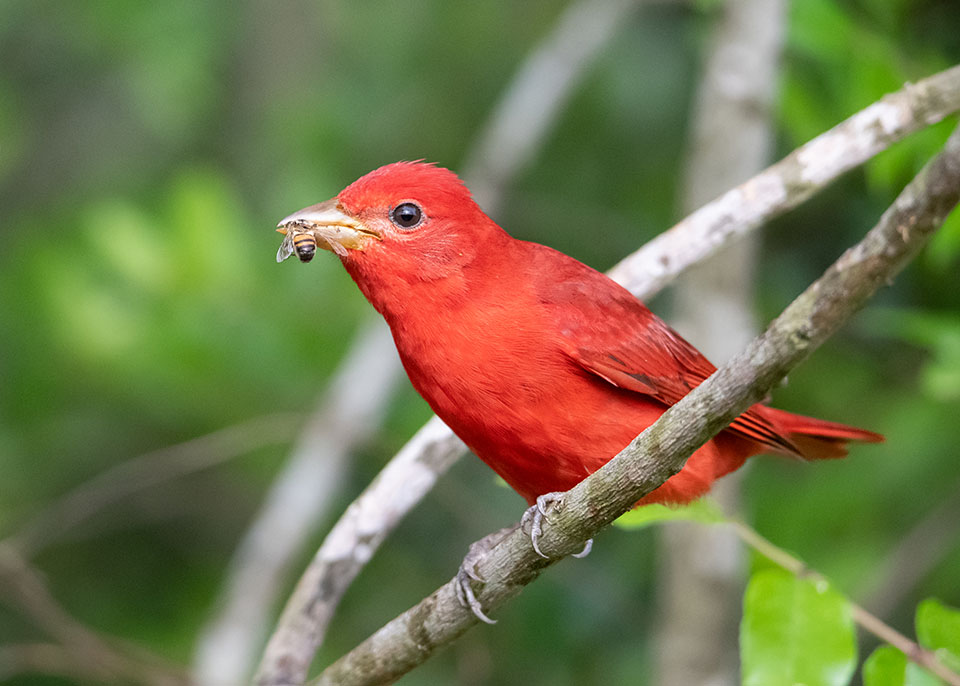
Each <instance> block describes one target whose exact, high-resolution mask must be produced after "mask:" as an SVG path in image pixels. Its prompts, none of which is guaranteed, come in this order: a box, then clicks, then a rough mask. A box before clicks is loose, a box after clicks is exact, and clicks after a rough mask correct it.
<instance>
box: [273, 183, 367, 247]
mask: <svg viewBox="0 0 960 686" xmlns="http://www.w3.org/2000/svg"><path fill="white" fill-rule="evenodd" d="M277 231H279V232H280V233H282V234H284V236H286V237H285V238H284V240H283V245H282V246H281V247H280V252H278V253H277V261H278V262H282V261H283V260H285V259H286V258H287V257H289V256H290V255H291V254H292V252H293V249H294V247H293V246H294V242H295V239H296V237H298V236H302V235H303V234H311V235H312V236H313V237H314V238H315V239H316V242H317V247H320V248H323V249H324V250H332V251H333V252H335V253H337V254H338V255H346V254H347V251H348V250H362V249H363V247H364V246H365V245H366V244H367V243H368V242H370V241H371V240H380V238H381V237H380V233H379V232H378V231H375V230H373V229H370V228H368V227H366V226H364V225H363V224H362V223H361V222H359V221H357V220H356V219H354V218H353V217H351V216H350V215H348V214H347V213H346V212H344V211H343V208H341V207H340V203H339V202H338V201H337V199H336V198H333V199H332V200H327V201H326V202H322V203H319V204H318V205H311V206H310V207H305V208H303V209H302V210H299V211H297V212H294V213H293V214H291V215H289V216H287V217H284V218H283V219H281V220H280V223H279V224H277Z"/></svg>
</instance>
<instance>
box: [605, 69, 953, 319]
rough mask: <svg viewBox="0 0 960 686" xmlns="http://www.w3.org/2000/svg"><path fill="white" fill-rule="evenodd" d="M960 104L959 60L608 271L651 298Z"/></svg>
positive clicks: (804, 149) (642, 296)
mask: <svg viewBox="0 0 960 686" xmlns="http://www.w3.org/2000/svg"><path fill="white" fill-rule="evenodd" d="M958 110H960V65H958V66H955V67H951V68H950V69H947V70H945V71H942V72H940V73H939V74H935V75H933V76H931V77H929V78H926V79H923V80H922V81H918V82H917V83H915V84H909V83H908V84H907V85H906V86H904V87H903V88H902V89H901V90H898V91H897V92H895V93H890V94H889V95H886V96H884V97H883V98H881V99H880V100H879V101H877V102H875V103H873V104H872V105H870V106H869V107H867V108H866V109H863V110H861V111H859V112H857V113H856V114H855V115H853V116H852V117H850V118H849V119H847V120H845V121H843V122H841V123H840V124H838V125H837V126H835V127H833V128H832V129H830V130H829V131H827V132H826V133H822V134H820V135H819V136H817V137H816V138H814V139H813V140H812V141H810V142H808V143H806V144H804V145H802V146H800V147H799V148H797V149H796V150H794V151H793V152H792V153H790V154H789V155H787V156H786V157H784V158H783V159H782V160H780V161H779V162H777V163H776V164H774V165H773V166H771V167H768V168H767V169H766V170H764V171H762V172H760V173H759V174H757V175H756V176H754V177H753V178H752V179H750V180H749V181H747V182H746V183H744V184H741V185H740V186H737V187H736V188H734V189H732V190H729V191H727V192H726V193H724V194H723V195H721V196H720V197H719V198H717V199H716V200H714V201H712V202H709V203H707V204H706V205H704V206H703V207H701V208H700V209H699V210H697V211H696V212H694V213H693V214H691V215H690V216H689V217H687V218H686V219H684V220H683V221H681V222H680V223H679V224H677V225H676V226H674V227H673V228H672V229H670V230H669V231H665V232H663V233H661V234H660V235H658V236H657V237H656V238H654V239H653V240H651V241H650V242H649V243H647V244H646V245H644V246H643V247H642V248H640V250H638V251H636V252H635V253H633V254H632V255H630V256H628V257H626V258H625V259H624V260H622V261H621V262H620V263H619V264H617V265H616V266H615V267H614V268H613V269H612V270H610V272H609V274H610V276H611V277H612V278H613V279H614V280H615V281H619V282H620V283H621V284H623V285H624V286H626V287H627V288H628V289H630V290H631V291H633V292H634V293H637V294H640V295H638V297H639V298H640V299H641V300H642V299H645V298H647V297H649V295H650V294H651V293H656V292H658V291H659V290H660V289H662V288H663V287H664V286H666V285H667V284H668V283H669V282H670V280H671V279H673V277H674V276H675V275H676V274H677V273H678V272H680V271H682V270H683V269H685V268H686V267H689V266H690V265H692V264H696V263H698V262H700V261H702V260H704V259H706V258H707V257H709V256H710V255H712V254H713V253H715V252H716V251H717V250H718V249H719V248H720V247H721V246H722V245H725V244H727V243H730V242H732V241H734V240H736V239H737V238H740V237H741V236H743V235H745V234H747V233H749V232H751V231H753V230H754V229H755V228H757V227H758V226H760V225H761V224H764V223H766V222H768V221H770V220H771V219H773V218H774V217H778V216H780V215H781V214H783V213H785V212H786V211H788V210H790V209H793V208H794V207H796V206H797V205H799V204H800V203H802V202H803V201H804V200H806V199H807V198H809V197H810V196H811V195H813V194H814V193H816V192H817V191H819V190H821V189H823V188H825V187H826V186H828V185H829V184H830V183H832V182H833V181H834V179H836V178H837V177H838V176H840V175H841V174H843V173H845V172H847V171H849V170H851V169H853V168H854V167H858V166H860V165H861V164H863V163H864V162H866V161H867V160H869V159H870V158H871V157H873V156H874V155H876V154H878V153H880V152H882V151H884V150H886V149H887V148H889V147H890V146H891V145H893V144H894V143H896V142H898V141H900V140H903V139H904V138H906V137H907V136H908V135H910V134H911V133H914V132H916V131H919V130H920V129H923V128H926V127H927V126H930V125H931V124H935V123H937V122H939V121H941V120H942V119H944V118H946V117H947V116H949V115H951V114H953V113H955V112H957V111H958Z"/></svg>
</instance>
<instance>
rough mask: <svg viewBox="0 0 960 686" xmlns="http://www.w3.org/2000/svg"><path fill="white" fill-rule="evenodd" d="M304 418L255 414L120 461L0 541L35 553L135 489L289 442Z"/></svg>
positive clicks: (30, 555) (26, 555)
mask: <svg viewBox="0 0 960 686" xmlns="http://www.w3.org/2000/svg"><path fill="white" fill-rule="evenodd" d="M302 420H303V416H302V415H301V414H299V413H292V412H287V413H277V414H270V415H265V416H262V417H255V418H253V419H249V420H247V421H245V422H242V423H240V424H235V425H234V426H228V427H226V428H224V429H219V430H218V431H214V432H213V433H209V434H207V435H205V436H200V437H199V438H194V439H191V440H189V441H185V442H183V443H177V444H175V445H170V446H165V447H163V448H160V449H158V450H153V451H150V452H148V453H144V454H143V455H139V456H138V457H134V458H131V459H129V460H126V461H124V462H121V463H119V464H117V465H115V466H113V467H111V468H109V469H107V470H106V471H103V472H100V473H99V474H97V475H96V476H94V477H93V478H91V479H89V480H88V481H85V482H84V483H82V484H80V485H79V486H76V487H75V488H73V489H72V490H71V491H69V492H68V493H66V494H65V495H63V496H61V497H60V498H58V499H57V500H55V501H54V502H53V503H51V504H50V505H48V506H47V507H46V508H44V509H43V510H41V511H40V512H39V513H37V514H36V515H34V517H33V518H32V519H30V520H28V521H27V522H26V523H25V524H23V525H22V526H21V527H20V528H19V530H17V531H16V532H15V533H13V534H11V535H10V536H9V537H7V538H6V539H4V540H2V541H0V544H2V545H7V546H10V547H13V548H16V549H17V550H18V551H19V552H20V554H21V555H23V556H25V557H33V556H34V555H36V554H37V553H38V552H40V551H41V550H43V549H44V548H46V547H47V546H49V545H51V544H53V543H55V542H56V541H58V540H60V539H62V538H63V536H64V534H66V533H67V532H68V531H71V530H73V529H75V528H76V527H77V526H78V525H79V524H81V523H82V522H84V521H86V520H88V519H89V518H90V517H92V516H93V515H95V514H96V513H97V512H100V511H101V510H103V509H104V508H106V507H108V506H110V505H112V504H114V503H116V502H118V501H120V500H122V499H124V498H128V497H130V496H131V495H134V494H135V493H139V492H140V491H143V490H145V489H147V488H151V487H153V486H157V485H159V484H163V483H166V482H168V481H172V480H173V479H177V478H179V477H181V476H185V475H187V474H192V473H194V472H198V471H200V470H203V469H208V468H210V467H213V466H215V465H218V464H222V463H223V462H226V461H227V460H231V459H233V458H235V457H238V456H240V455H245V454H247V453H249V452H251V451H253V450H257V449H258V448H262V447H264V446H268V445H274V444H278V443H285V442H286V441H288V440H289V438H290V432H291V431H293V430H294V429H295V428H296V427H297V426H298V425H299V424H300V422H301V421H302Z"/></svg>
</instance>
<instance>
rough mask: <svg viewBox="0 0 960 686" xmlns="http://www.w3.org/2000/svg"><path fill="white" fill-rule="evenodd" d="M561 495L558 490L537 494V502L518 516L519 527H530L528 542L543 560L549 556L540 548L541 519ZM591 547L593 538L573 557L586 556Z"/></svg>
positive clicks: (545, 516) (544, 517)
mask: <svg viewBox="0 0 960 686" xmlns="http://www.w3.org/2000/svg"><path fill="white" fill-rule="evenodd" d="M562 497H563V493H562V492H560V491H555V492H553V493H544V494H543V495H539V496H537V502H536V503H535V504H534V505H531V506H530V507H529V508H527V510H526V511H525V512H524V513H523V517H521V518H520V528H522V529H523V528H526V527H528V526H529V527H530V543H531V544H532V545H533V549H534V550H535V551H536V553H537V555H539V556H540V557H542V558H543V559H545V560H548V559H550V558H549V556H547V555H544V554H543V551H542V550H540V543H539V540H540V535H541V534H542V533H543V520H544V519H546V518H547V512H548V510H549V509H550V507H551V506H552V505H554V503H556V502H557V501H559V500H560V499H561V498H562ZM592 549H593V539H592V538H591V539H590V540H588V541H587V542H586V543H585V544H584V546H583V550H581V551H580V552H579V553H574V555H573V557H576V558H583V557H586V556H587V555H589V554H590V551H591V550H592Z"/></svg>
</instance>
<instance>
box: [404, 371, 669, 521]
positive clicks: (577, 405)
mask: <svg viewBox="0 0 960 686" xmlns="http://www.w3.org/2000/svg"><path fill="white" fill-rule="evenodd" d="M413 378H414V377H413V375H411V379H413ZM558 379H563V382H562V383H561V382H559V381H558ZM474 381H476V379H474ZM550 381H553V383H549V382H550ZM414 385H415V386H417V390H418V391H420V393H421V395H423V396H424V397H425V398H426V400H427V402H428V403H429V404H430V405H431V407H433V409H434V411H435V412H436V413H437V414H438V415H439V416H440V418H441V419H443V420H444V421H445V422H446V423H447V425H448V426H450V428H451V429H452V430H453V431H454V433H456V434H457V435H458V436H459V437H460V438H461V439H463V441H464V442H465V443H466V444H467V445H468V446H469V447H470V449H471V450H473V452H474V453H475V454H476V455H477V456H478V457H480V459H482V460H483V461H484V462H486V463H487V464H488V465H489V466H490V467H491V468H492V469H493V470H494V471H495V472H497V474H499V475H500V476H501V477H502V478H503V479H504V481H506V482H507V483H508V484H509V485H510V486H511V487H512V488H513V489H514V490H516V491H517V492H518V493H519V494H520V495H521V496H523V497H524V498H525V499H526V500H527V501H528V502H531V503H532V502H533V501H534V500H535V499H536V497H537V496H538V495H541V494H543V493H547V492H552V491H565V490H568V489H569V488H572V487H573V486H574V485H576V484H577V483H579V482H580V481H582V480H583V479H584V478H585V477H586V476H588V475H589V474H592V473H593V472H594V471H596V470H597V469H599V468H600V467H601V466H602V465H604V464H606V462H608V461H609V460H610V458H612V457H613V456H614V455H616V454H617V453H618V452H620V450H622V449H623V448H624V447H626V445H627V444H628V443H629V442H630V441H631V440H632V439H633V438H634V437H635V436H636V435H637V434H639V433H640V432H641V431H643V430H644V429H645V428H646V427H648V426H649V425H650V424H652V423H653V422H655V421H656V420H657V419H658V418H659V417H660V415H661V414H662V413H663V410H664V407H663V406H662V405H660V404H659V403H656V402H654V401H652V400H648V399H647V398H646V397H645V396H642V395H639V394H636V393H631V392H628V391H622V390H620V389H618V388H615V387H613V386H610V385H609V384H607V383H606V382H605V381H602V380H601V379H599V378H596V377H593V376H592V375H588V374H586V373H583V374H581V373H579V372H578V373H576V374H573V375H571V374H569V372H568V373H567V374H565V375H554V376H552V377H550V378H549V379H548V382H547V383H544V382H543V381H542V380H539V379H530V378H524V376H523V375H522V373H519V372H517V373H515V374H512V375H510V376H509V381H508V382H503V381H502V380H501V381H499V382H498V383H496V384H489V385H484V384H482V383H480V384H478V383H472V384H470V385H469V386H467V385H460V384H457V383H444V384H418V383H417V382H416V381H414Z"/></svg>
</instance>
